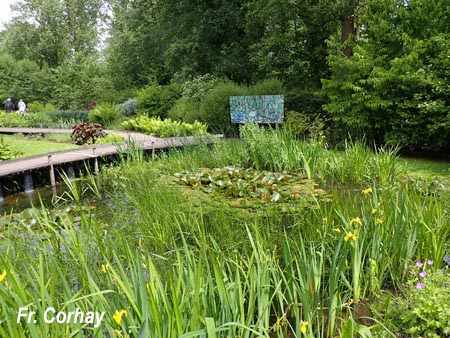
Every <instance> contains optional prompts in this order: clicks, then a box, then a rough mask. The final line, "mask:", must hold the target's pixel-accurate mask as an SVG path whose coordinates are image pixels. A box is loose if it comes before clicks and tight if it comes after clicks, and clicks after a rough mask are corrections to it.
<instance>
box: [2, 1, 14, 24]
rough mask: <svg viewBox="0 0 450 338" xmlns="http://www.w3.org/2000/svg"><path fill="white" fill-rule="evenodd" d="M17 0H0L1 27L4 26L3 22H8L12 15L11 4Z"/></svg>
mask: <svg viewBox="0 0 450 338" xmlns="http://www.w3.org/2000/svg"><path fill="white" fill-rule="evenodd" d="M17 2H18V0H0V29H2V28H3V24H4V23H5V22H8V20H9V18H10V17H11V10H10V8H9V6H10V5H11V4H13V3H17Z"/></svg>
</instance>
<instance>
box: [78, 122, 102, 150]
mask: <svg viewBox="0 0 450 338" xmlns="http://www.w3.org/2000/svg"><path fill="white" fill-rule="evenodd" d="M101 137H105V132H104V131H103V127H102V126H101V125H100V124H98V123H92V122H83V123H80V124H77V125H74V126H73V127H72V134H71V138H72V140H73V142H74V143H75V144H78V145H84V144H93V143H95V142H96V141H97V140H98V139H99V138H101Z"/></svg>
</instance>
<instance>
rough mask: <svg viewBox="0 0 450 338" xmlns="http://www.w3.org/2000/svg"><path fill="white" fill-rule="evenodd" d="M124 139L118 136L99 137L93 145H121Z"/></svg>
mask: <svg viewBox="0 0 450 338" xmlns="http://www.w3.org/2000/svg"><path fill="white" fill-rule="evenodd" d="M124 141H125V138H124V137H123V136H122V135H119V134H108V135H105V136H104V137H100V138H99V139H98V140H97V141H96V142H95V143H96V144H109V143H122V142H124Z"/></svg>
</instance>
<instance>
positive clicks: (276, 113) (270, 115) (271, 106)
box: [230, 95, 284, 123]
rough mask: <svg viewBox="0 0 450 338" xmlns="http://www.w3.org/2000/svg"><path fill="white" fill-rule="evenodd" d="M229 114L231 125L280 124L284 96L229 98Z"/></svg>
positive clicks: (282, 114) (282, 115)
mask: <svg viewBox="0 0 450 338" xmlns="http://www.w3.org/2000/svg"><path fill="white" fill-rule="evenodd" d="M230 114H231V122H232V123H246V122H255V123H281V122H283V117H284V96H283V95H258V96H230Z"/></svg>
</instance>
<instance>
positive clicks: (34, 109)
mask: <svg viewBox="0 0 450 338" xmlns="http://www.w3.org/2000/svg"><path fill="white" fill-rule="evenodd" d="M27 107H28V111H29V112H30V113H47V112H52V111H56V108H55V106H54V105H53V104H51V103H45V104H44V103H42V102H38V101H33V102H30V103H28V104H27Z"/></svg>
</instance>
